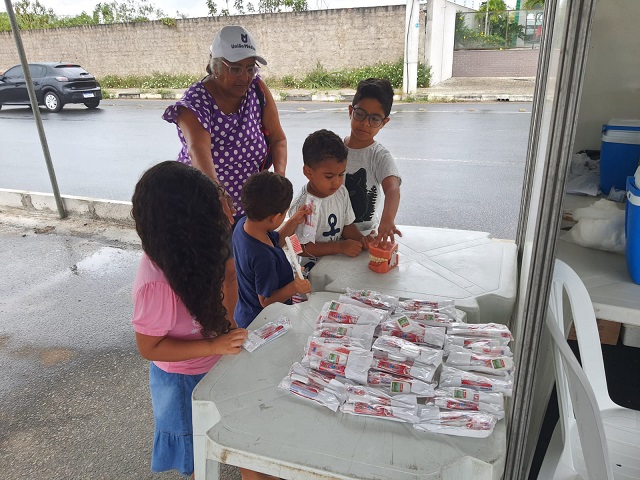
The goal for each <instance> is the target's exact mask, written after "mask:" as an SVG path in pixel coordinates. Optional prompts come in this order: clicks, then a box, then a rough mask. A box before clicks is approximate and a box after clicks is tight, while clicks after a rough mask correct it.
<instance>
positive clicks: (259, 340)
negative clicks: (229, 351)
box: [242, 317, 291, 353]
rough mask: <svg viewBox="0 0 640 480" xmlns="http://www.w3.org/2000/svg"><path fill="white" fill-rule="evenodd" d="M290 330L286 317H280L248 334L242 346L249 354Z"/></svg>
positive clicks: (289, 321)
mask: <svg viewBox="0 0 640 480" xmlns="http://www.w3.org/2000/svg"><path fill="white" fill-rule="evenodd" d="M290 329H291V320H289V319H288V318H287V317H282V318H280V319H279V320H276V321H275V322H269V323H266V324H264V325H263V326H262V327H260V328H258V329H257V330H253V331H251V332H249V335H247V338H246V340H245V341H244V343H243V344H242V346H243V347H244V348H245V349H246V350H247V351H248V352H249V353H251V352H253V351H254V350H256V349H258V348H260V347H261V346H262V345H265V344H267V343H269V342H271V341H273V340H275V339H276V338H278V337H281V336H282V335H284V334H285V333H287V331H289V330H290Z"/></svg>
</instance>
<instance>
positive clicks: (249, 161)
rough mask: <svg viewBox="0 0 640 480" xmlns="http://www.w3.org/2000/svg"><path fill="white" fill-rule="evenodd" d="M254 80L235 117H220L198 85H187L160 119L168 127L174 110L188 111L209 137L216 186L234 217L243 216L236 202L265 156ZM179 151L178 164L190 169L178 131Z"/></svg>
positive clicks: (242, 211)
mask: <svg viewBox="0 0 640 480" xmlns="http://www.w3.org/2000/svg"><path fill="white" fill-rule="evenodd" d="M259 78H260V77H256V78H255V79H254V80H253V82H251V85H249V89H248V90H247V93H246V94H245V96H244V97H243V99H242V103H241V104H240V109H239V110H238V112H237V113H232V114H230V115H226V114H224V113H223V112H222V111H221V110H220V109H219V108H218V105H217V104H216V101H215V100H214V98H213V97H212V96H211V94H210V93H209V91H208V90H207V89H206V87H205V86H204V85H203V84H202V82H197V83H194V84H193V85H191V87H189V89H188V90H187V91H186V92H185V93H184V95H183V97H182V99H180V100H179V101H178V102H176V103H175V104H174V105H171V106H169V107H167V109H166V110H165V111H164V114H163V115H162V118H163V119H164V120H166V121H167V122H170V123H176V126H177V119H178V107H185V108H188V109H189V110H191V111H192V112H193V113H194V114H195V115H196V117H197V118H198V121H199V122H200V124H201V125H202V127H203V128H204V129H205V130H206V131H208V132H209V133H210V134H211V156H212V158H213V163H214V164H215V166H216V173H217V175H218V179H219V181H220V184H221V185H223V186H224V188H225V190H226V191H227V192H229V194H230V195H231V197H232V198H233V202H234V204H235V206H236V215H243V214H244V209H243V208H242V203H241V202H240V193H241V192H242V186H243V185H244V184H245V182H246V181H247V179H248V178H249V177H250V176H251V175H253V174H254V173H256V172H258V171H259V169H260V165H261V163H262V160H263V159H264V157H265V156H266V155H267V143H266V141H265V139H264V135H263V134H262V129H261V127H262V108H261V107H260V102H259V100H258V95H257V94H256V88H260V87H258V80H259ZM178 136H179V137H180V142H182V150H180V153H179V155H178V161H179V162H182V163H186V164H187V165H191V158H189V153H188V152H187V144H186V142H185V140H184V136H183V135H182V131H181V130H180V127H178Z"/></svg>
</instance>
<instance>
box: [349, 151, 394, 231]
mask: <svg viewBox="0 0 640 480" xmlns="http://www.w3.org/2000/svg"><path fill="white" fill-rule="evenodd" d="M347 148H348V150H349V156H348V157H347V174H346V178H345V181H344V186H345V187H346V188H347V190H348V191H349V198H350V199H351V206H352V208H353V213H354V214H355V216H356V220H355V223H356V225H357V226H358V229H359V230H360V231H361V232H362V233H363V234H365V235H367V234H368V233H369V232H371V230H375V229H377V228H378V224H379V223H380V214H381V211H382V205H383V204H384V202H380V201H379V200H380V197H382V195H383V192H382V185H381V184H382V181H383V180H384V179H385V178H387V177H391V176H393V177H398V180H400V181H402V179H401V178H400V173H399V172H398V167H396V163H395V161H394V160H393V157H392V156H391V153H389V150H387V149H386V148H384V147H383V146H382V145H380V144H379V143H378V142H373V144H372V145H369V146H368V147H365V148H349V147H347Z"/></svg>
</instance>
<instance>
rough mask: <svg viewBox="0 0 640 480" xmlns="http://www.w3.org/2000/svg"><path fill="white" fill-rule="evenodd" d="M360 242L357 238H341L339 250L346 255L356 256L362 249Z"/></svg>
mask: <svg viewBox="0 0 640 480" xmlns="http://www.w3.org/2000/svg"><path fill="white" fill-rule="evenodd" d="M362 248H363V246H362V242H359V241H358V240H342V241H341V242H340V250H341V252H342V254H343V255H346V256H347V257H357V256H358V255H360V252H361V251H362Z"/></svg>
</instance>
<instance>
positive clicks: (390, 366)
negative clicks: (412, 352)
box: [371, 352, 438, 383]
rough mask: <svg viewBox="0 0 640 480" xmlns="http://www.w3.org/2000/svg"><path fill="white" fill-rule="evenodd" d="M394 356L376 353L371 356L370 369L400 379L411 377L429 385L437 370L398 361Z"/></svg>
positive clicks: (412, 362) (411, 362) (433, 367)
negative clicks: (399, 377)
mask: <svg viewBox="0 0 640 480" xmlns="http://www.w3.org/2000/svg"><path fill="white" fill-rule="evenodd" d="M396 358H397V357H394V355H390V354H386V353H384V352H376V353H375V355H374V356H373V361H372V363H371V368H373V369H375V370H381V371H383V372H387V373H391V374H393V375H397V376H402V377H413V378H417V379H418V380H422V381H423V382H426V383H431V382H432V381H433V377H434V375H435V374H436V370H437V369H438V367H437V366H435V365H427V364H425V363H419V362H414V361H412V360H406V359H404V358H406V357H401V358H402V359H400V360H398V359H396Z"/></svg>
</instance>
